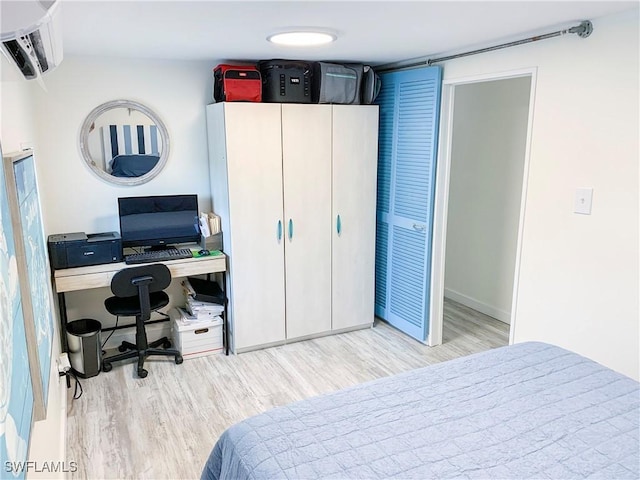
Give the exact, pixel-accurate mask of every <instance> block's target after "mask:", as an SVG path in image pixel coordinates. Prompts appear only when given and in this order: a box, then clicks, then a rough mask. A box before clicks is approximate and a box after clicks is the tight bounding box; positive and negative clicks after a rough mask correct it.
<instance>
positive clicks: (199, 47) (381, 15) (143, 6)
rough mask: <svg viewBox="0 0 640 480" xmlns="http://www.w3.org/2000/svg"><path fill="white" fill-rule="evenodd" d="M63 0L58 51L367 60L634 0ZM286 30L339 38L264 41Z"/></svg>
mask: <svg viewBox="0 0 640 480" xmlns="http://www.w3.org/2000/svg"><path fill="white" fill-rule="evenodd" d="M61 1H62V5H61V7H62V20H63V25H64V31H63V38H64V43H63V44H64V52H65V56H67V55H69V56H71V55H74V56H75V55H100V56H115V57H139V58H142V57H146V58H163V59H193V60H195V59H203V60H204V59H206V60H215V61H218V60H230V59H235V60H258V59H268V58H297V59H308V60H320V59H325V60H330V59H331V60H342V61H346V60H351V61H362V62H365V63H371V64H374V65H375V64H381V63H388V62H393V61H399V60H405V59H409V58H416V57H423V56H427V55H432V54H437V53H443V52H452V51H458V50H461V49H465V48H468V47H470V46H478V45H487V44H491V43H492V42H496V41H501V40H504V39H513V38H520V37H518V35H520V36H521V34H527V36H528V34H534V33H545V32H548V31H555V30H558V29H559V28H558V27H567V26H574V25H577V24H579V23H580V21H581V20H591V19H593V18H597V17H600V16H604V15H608V14H611V13H615V12H620V11H623V10H629V9H632V8H637V6H638V2H637V1H632V2H615V1H554V2H541V1H498V2H486V1H413V2H403V1H373V2H372V1H351V2H346V1H304V0H302V1H284V2H282V1H281V2H274V1H252V2H248V1H215V0H209V1H175V0H174V1H150V0H142V1H131V0H130V1H99V0H82V1H77V0H61ZM291 27H319V28H321V29H323V30H329V31H332V32H334V33H336V34H337V35H338V40H337V41H336V42H335V43H333V44H331V45H329V46H324V47H314V48H305V49H296V48H284V47H277V46H275V45H272V44H270V43H268V42H267V41H266V40H265V38H266V37H267V36H268V35H270V34H272V33H274V32H277V31H282V30H286V29H288V28H291Z"/></svg>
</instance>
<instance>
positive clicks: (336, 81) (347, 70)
mask: <svg viewBox="0 0 640 480" xmlns="http://www.w3.org/2000/svg"><path fill="white" fill-rule="evenodd" d="M363 73H364V66H363V65H362V64H358V63H354V64H345V65H341V64H338V63H326V62H315V63H314V64H313V95H312V100H313V102H314V103H339V104H344V105H359V104H360V101H361V99H360V85H361V84H362V75H363Z"/></svg>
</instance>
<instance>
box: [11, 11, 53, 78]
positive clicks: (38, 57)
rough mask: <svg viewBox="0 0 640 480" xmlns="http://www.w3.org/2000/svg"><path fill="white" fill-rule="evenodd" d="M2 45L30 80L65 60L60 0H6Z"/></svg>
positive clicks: (12, 60)
mask: <svg viewBox="0 0 640 480" xmlns="http://www.w3.org/2000/svg"><path fill="white" fill-rule="evenodd" d="M2 16H3V18H2V33H1V34H0V42H2V43H1V44H0V46H1V49H2V52H3V53H4V54H5V56H6V57H7V58H8V59H9V60H10V61H11V62H12V63H13V64H15V65H16V66H17V67H18V69H19V70H20V72H22V75H23V76H24V77H25V78H26V79H28V80H31V79H34V78H38V77H39V76H40V75H42V74H44V73H47V72H50V71H51V70H53V69H54V68H55V67H57V66H58V65H59V64H60V62H61V61H62V57H63V55H62V31H61V28H60V27H61V20H60V9H59V5H58V3H57V2H56V1H53V2H51V1H48V2H41V1H34V0H31V1H27V2H25V1H19V2H16V1H3V2H2Z"/></svg>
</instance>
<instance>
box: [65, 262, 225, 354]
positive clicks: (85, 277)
mask: <svg viewBox="0 0 640 480" xmlns="http://www.w3.org/2000/svg"><path fill="white" fill-rule="evenodd" d="M156 263H164V264H165V265H166V266H167V267H169V270H170V271H171V278H179V277H187V276H189V275H202V274H208V273H218V272H224V271H226V269H227V256H226V255H224V254H221V255H213V256H209V257H199V258H184V259H179V260H169V261H166V262H156ZM136 266H139V265H127V264H126V263H124V262H120V263H106V264H103V265H91V266H89V267H76V268H65V269H62V270H55V271H54V274H53V286H54V288H55V290H56V293H57V294H58V306H59V308H60V323H61V326H62V330H61V332H60V336H61V341H62V350H63V351H64V352H66V351H67V350H68V348H67V334H66V332H67V304H66V300H65V297H64V294H65V292H75V291H80V290H89V289H91V288H100V287H110V286H111V279H112V278H113V276H114V275H115V274H116V273H117V272H119V271H120V270H122V269H124V268H131V267H136ZM224 284H225V281H224V276H223V285H222V291H223V292H225V294H226V288H225V287H226V286H225V285H224ZM225 303H226V301H225ZM226 317H227V315H226V305H225V313H224V317H223V319H224V331H225V333H224V337H225V338H224V341H225V351H226V353H227V354H229V334H228V325H227V319H226Z"/></svg>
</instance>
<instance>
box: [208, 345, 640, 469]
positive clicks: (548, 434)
mask: <svg viewBox="0 0 640 480" xmlns="http://www.w3.org/2000/svg"><path fill="white" fill-rule="evenodd" d="M639 419H640V389H639V384H638V382H636V381H634V380H632V379H630V378H628V377H625V376H623V375H620V374H618V373H615V372H613V371H611V370H609V369H607V368H605V367H603V366H602V365H599V364H597V363H595V362H592V361H590V360H588V359H586V358H583V357H581V356H579V355H576V354H573V353H571V352H568V351H566V350H563V349H561V348H558V347H554V346H551V345H546V344H542V343H522V344H517V345H513V346H510V347H504V348H499V349H495V350H491V351H489V352H483V353H480V354H476V355H471V356H468V357H463V358H459V359H456V360H452V361H449V362H444V363H440V364H437V365H433V366H429V367H426V368H421V369H418V370H413V371H410V372H406V373H403V374H400V375H395V376H393V377H388V378H383V379H379V380H375V381H373V382H368V383H365V384H362V385H358V386H355V387H352V388H348V389H345V390H341V391H338V392H335V393H332V394H328V395H323V396H320V397H315V398H311V399H308V400H303V401H301V402H297V403H293V404H291V405H287V406H284V407H279V408H275V409H273V410H270V411H268V412H266V413H263V414H261V415H257V416H255V417H252V418H249V419H247V420H244V421H242V422H240V423H238V424H236V425H234V426H232V427H230V428H229V429H228V430H226V431H225V432H224V433H223V435H222V436H221V437H220V439H219V440H218V442H217V443H216V445H215V447H214V449H213V451H212V452H211V455H210V457H209V459H208V461H207V464H206V465H205V468H204V470H203V472H202V478H203V479H237V480H240V479H267V478H269V479H276V478H292V479H312V478H322V479H329V478H371V479H374V478H419V479H439V478H500V479H520V478H554V479H561V478H605V479H623V478H632V479H638V478H640V468H639V463H640V453H639V444H638V432H639V427H640V425H639V423H640V422H639Z"/></svg>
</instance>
